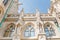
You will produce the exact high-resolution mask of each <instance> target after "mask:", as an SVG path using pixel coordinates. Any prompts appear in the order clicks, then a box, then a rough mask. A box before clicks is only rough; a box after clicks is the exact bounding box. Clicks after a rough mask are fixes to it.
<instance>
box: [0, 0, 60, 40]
mask: <svg viewBox="0 0 60 40" xmlns="http://www.w3.org/2000/svg"><path fill="white" fill-rule="evenodd" d="M3 1H4V0H2V1H0V40H60V0H51V7H50V9H49V10H48V13H47V14H44V13H43V14H42V13H41V12H39V10H38V9H36V13H32V14H31V13H26V14H25V13H24V9H22V10H21V12H20V13H18V5H21V4H20V3H18V1H17V0H9V1H7V4H5V5H4V3H3Z"/></svg>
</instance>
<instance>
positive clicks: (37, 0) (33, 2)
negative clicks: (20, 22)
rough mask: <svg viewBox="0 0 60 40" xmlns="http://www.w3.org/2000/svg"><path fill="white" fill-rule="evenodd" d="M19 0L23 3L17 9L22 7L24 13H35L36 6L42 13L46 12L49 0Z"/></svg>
mask: <svg viewBox="0 0 60 40" xmlns="http://www.w3.org/2000/svg"><path fill="white" fill-rule="evenodd" d="M19 2H21V3H23V5H21V6H20V7H19V10H21V9H22V8H24V11H25V13H35V9H36V8H38V9H39V11H40V12H42V13H47V11H48V8H49V7H50V0H19Z"/></svg>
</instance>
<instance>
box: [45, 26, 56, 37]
mask: <svg viewBox="0 0 60 40" xmlns="http://www.w3.org/2000/svg"><path fill="white" fill-rule="evenodd" d="M44 30H45V33H46V36H47V37H51V36H54V35H55V31H54V29H53V28H52V27H51V25H47V27H45V28H44Z"/></svg>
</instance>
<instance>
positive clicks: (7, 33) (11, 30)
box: [4, 25, 15, 37]
mask: <svg viewBox="0 0 60 40" xmlns="http://www.w3.org/2000/svg"><path fill="white" fill-rule="evenodd" d="M14 31H15V27H14V25H10V27H9V28H8V29H7V30H6V31H5V34H4V37H12V36H13V34H14Z"/></svg>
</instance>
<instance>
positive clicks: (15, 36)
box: [13, 25, 20, 40]
mask: <svg viewBox="0 0 60 40" xmlns="http://www.w3.org/2000/svg"><path fill="white" fill-rule="evenodd" d="M19 30H20V28H19V27H17V25H16V27H15V34H14V36H13V40H20V31H19Z"/></svg>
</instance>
